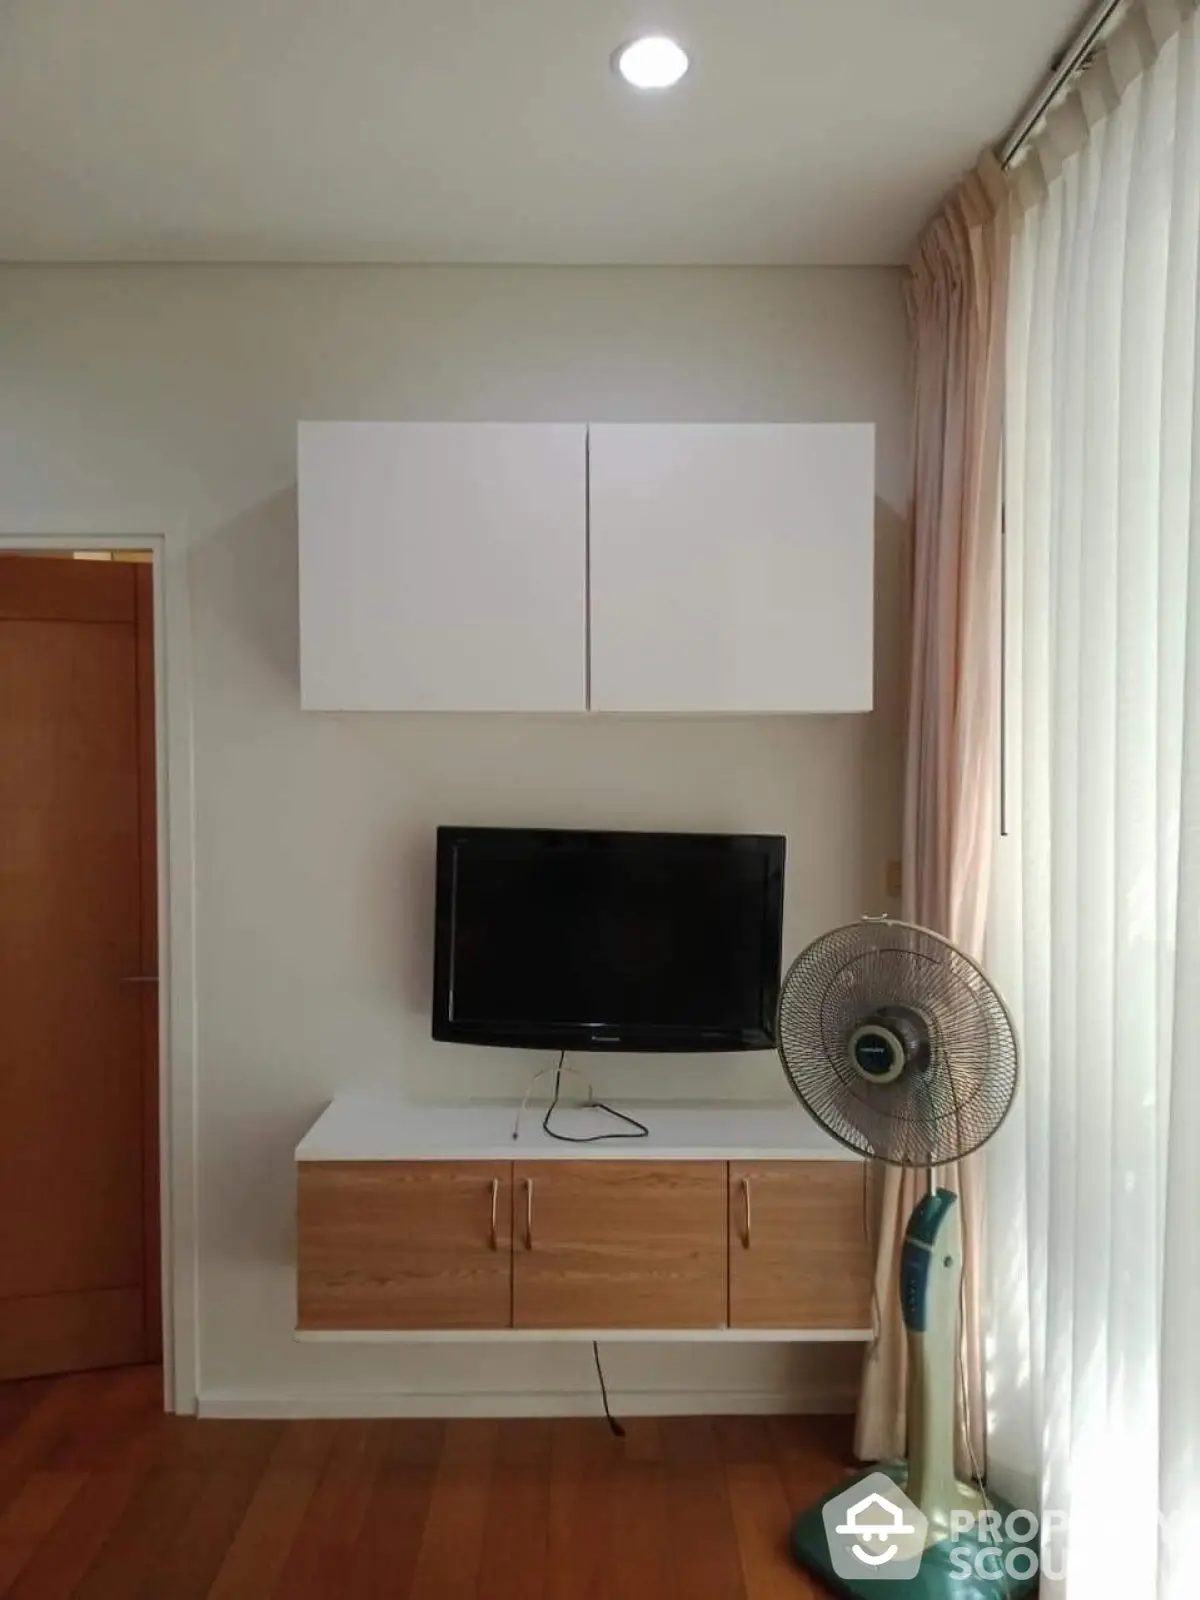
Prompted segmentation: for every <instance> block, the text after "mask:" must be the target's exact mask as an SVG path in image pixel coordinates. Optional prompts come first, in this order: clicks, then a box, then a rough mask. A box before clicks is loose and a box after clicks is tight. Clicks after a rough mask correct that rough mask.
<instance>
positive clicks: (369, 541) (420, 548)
mask: <svg viewBox="0 0 1200 1600" xmlns="http://www.w3.org/2000/svg"><path fill="white" fill-rule="evenodd" d="M298 448H299V497H300V500H299V511H300V698H301V703H302V704H303V705H304V706H305V707H306V708H307V709H309V710H314V711H583V710H584V709H585V705H586V681H587V664H586V656H587V616H586V613H587V444H586V429H585V428H584V426H583V424H582V423H571V424H562V423H517V424H508V423H437V422H414V423H407V422H305V423H301V425H300V432H299V447H298Z"/></svg>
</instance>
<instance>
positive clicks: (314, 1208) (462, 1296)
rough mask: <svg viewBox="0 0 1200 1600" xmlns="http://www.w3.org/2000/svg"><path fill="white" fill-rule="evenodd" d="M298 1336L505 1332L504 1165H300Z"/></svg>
mask: <svg viewBox="0 0 1200 1600" xmlns="http://www.w3.org/2000/svg"><path fill="white" fill-rule="evenodd" d="M297 1233H298V1238H297V1251H298V1261H299V1317H298V1323H299V1327H300V1328H301V1329H302V1330H308V1331H312V1330H316V1329H322V1328H324V1329H333V1328H343V1329H354V1328H507V1327H509V1326H511V1323H512V1167H511V1166H510V1164H509V1163H508V1162H507V1161H494V1162H489V1161H310V1162H302V1163H301V1164H300V1168H299V1205H298V1216H297Z"/></svg>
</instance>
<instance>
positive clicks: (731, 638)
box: [588, 423, 875, 712]
mask: <svg viewBox="0 0 1200 1600" xmlns="http://www.w3.org/2000/svg"><path fill="white" fill-rule="evenodd" d="M874 455H875V441H874V430H873V428H872V427H871V426H870V425H869V424H859V423H853V424H818V425H807V424H805V425H801V424H776V423H770V424H753V425H749V426H746V425H729V424H711V423H704V424H699V425H697V424H667V425H662V424H651V425H644V424H624V423H620V424H612V425H609V424H605V425H602V426H595V427H593V428H592V429H591V430H590V437H589V479H588V481H589V486H590V501H589V504H590V536H589V549H590V567H589V593H590V596H591V669H592V671H591V704H592V708H593V709H594V710H596V711H667V712H670V711H682V712H695V711H723V712H738V711H777V712H787V711H869V710H870V708H871V697H872V666H871V658H872V649H873V640H874V623H873V615H874V579H873V571H874V549H875V533H874V526H875V481H874Z"/></svg>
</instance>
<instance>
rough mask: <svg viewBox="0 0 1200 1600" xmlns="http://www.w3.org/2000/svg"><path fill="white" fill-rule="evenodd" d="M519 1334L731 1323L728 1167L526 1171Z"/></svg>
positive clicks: (519, 1238) (621, 1165)
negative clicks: (728, 1309)
mask: <svg viewBox="0 0 1200 1600" xmlns="http://www.w3.org/2000/svg"><path fill="white" fill-rule="evenodd" d="M514 1176H515V1192H514V1196H513V1206H514V1211H513V1231H514V1234H515V1240H514V1249H513V1324H514V1326H515V1327H518V1328H716V1327H722V1326H724V1323H725V1317H726V1307H727V1278H726V1262H727V1254H728V1233H727V1227H726V1216H725V1192H726V1168H725V1164H724V1162H720V1161H664V1162H661V1163H658V1164H655V1165H651V1164H650V1163H643V1162H638V1161H593V1160H577V1161H537V1162H532V1161H531V1162H528V1163H525V1164H522V1163H521V1162H518V1163H517V1164H516V1166H515V1169H514Z"/></svg>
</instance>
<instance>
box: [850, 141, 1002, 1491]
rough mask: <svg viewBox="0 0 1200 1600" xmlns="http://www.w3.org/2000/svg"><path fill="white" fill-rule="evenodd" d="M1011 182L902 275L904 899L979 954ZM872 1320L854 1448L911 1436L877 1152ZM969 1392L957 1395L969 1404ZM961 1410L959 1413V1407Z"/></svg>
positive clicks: (918, 1183) (971, 1230) (914, 1193)
mask: <svg viewBox="0 0 1200 1600" xmlns="http://www.w3.org/2000/svg"><path fill="white" fill-rule="evenodd" d="M1008 217H1009V208H1008V199H1007V184H1006V181H1005V179H1004V175H1003V174H1002V173H1001V171H1000V168H999V166H998V164H997V163H996V162H995V161H994V160H993V159H992V158H991V157H987V158H985V161H984V162H983V163H982V164H981V165H980V167H979V168H978V170H977V171H975V172H973V173H972V174H970V176H969V177H967V178H966V179H965V180H964V181H963V182H962V183H961V184H960V186H959V187H958V189H957V190H956V191H955V193H954V194H953V195H952V196H951V198H950V200H949V201H948V202H947V204H946V206H945V208H944V209H943V210H942V211H941V213H940V214H939V215H938V216H937V217H935V218H934V220H933V221H932V222H931V223H930V224H929V226H928V227H927V228H926V230H925V232H924V234H923V236H922V238H921V240H920V242H919V244H918V247H917V251H916V254H915V256H914V258H913V261H912V265H911V269H910V272H909V277H908V285H907V290H908V311H909V321H910V327H911V334H912V341H913V348H914V353H915V407H914V471H913V610H912V619H913V644H912V670H911V679H910V698H909V715H908V752H907V773H906V785H905V803H904V895H903V902H902V903H903V913H904V916H905V917H906V918H907V919H908V920H909V921H912V922H918V923H921V924H923V925H924V926H926V927H929V928H933V929H935V930H936V931H937V932H938V933H942V934H944V935H946V936H947V937H948V938H950V939H952V940H954V941H955V943H956V944H959V945H961V946H962V947H963V949H965V950H966V951H967V952H968V953H969V954H970V955H972V956H975V957H976V958H978V957H979V956H980V955H981V954H982V951H983V936H984V917H985V912H986V891H987V885H988V880H989V876H990V865H991V849H992V840H993V837H994V835H995V831H996V827H997V820H998V819H997V815H996V812H997V794H998V786H999V783H998V780H999V697H1000V648H999V631H1000V626H999V618H1000V604H999V601H1000V596H999V585H1000V543H1001V531H1000V527H1001V525H1000V464H1001V463H1000V456H1001V450H1000V446H1001V436H1002V422H1003V352H1004V312H1005V298H1006V296H1005V290H1006V279H1007V268H1008V256H1009V238H1008ZM978 1161H979V1158H977V1157H976V1158H972V1159H971V1160H968V1161H966V1162H961V1163H958V1164H957V1165H955V1166H953V1167H948V1168H945V1169H943V1170H942V1172H941V1173H940V1174H939V1176H940V1181H941V1182H942V1183H943V1184H945V1185H946V1187H948V1188H952V1189H954V1190H955V1191H956V1193H958V1194H959V1195H960V1196H961V1197H962V1205H963V1224H964V1260H965V1330H964V1358H965V1360H964V1371H965V1374H966V1377H967V1385H968V1396H967V1402H968V1406H967V1409H968V1414H969V1416H970V1423H971V1427H970V1440H971V1447H970V1448H967V1433H966V1430H965V1429H964V1430H963V1435H962V1440H961V1443H962V1446H963V1448H962V1449H961V1451H960V1471H966V1470H967V1469H968V1468H969V1467H970V1465H971V1463H972V1458H973V1459H974V1461H976V1462H977V1463H978V1465H979V1466H980V1468H982V1466H983V1443H984V1442H983V1406H982V1398H981V1387H982V1351H981V1348H980V1336H979V1302H978V1294H979V1277H980V1272H979V1238H980V1214H979V1206H980V1197H981V1193H982V1183H981V1175H980V1172H979V1168H978ZM873 1177H874V1193H875V1198H876V1205H877V1207H878V1209H877V1212H876V1215H877V1218H878V1231H877V1242H878V1257H877V1266H876V1277H875V1288H876V1304H877V1312H876V1315H877V1318H878V1323H879V1327H878V1337H877V1339H876V1341H875V1344H874V1346H873V1348H872V1350H871V1352H870V1353H869V1355H868V1358H867V1361H866V1365H865V1368H864V1376H863V1386H862V1392H861V1395H860V1399H859V1411H858V1431H857V1438H856V1448H857V1451H858V1454H859V1455H860V1456H861V1457H862V1458H863V1459H865V1460H880V1459H884V1458H887V1457H890V1456H898V1455H902V1454H903V1453H904V1448H905V1439H906V1415H905V1412H906V1405H905V1390H906V1380H907V1373H906V1350H905V1336H904V1325H903V1322H902V1320H901V1315H900V1299H899V1266H900V1260H899V1258H900V1247H901V1243H902V1241H903V1235H904V1229H905V1225H906V1223H907V1221H908V1217H909V1214H910V1212H911V1211H912V1208H913V1206H914V1205H915V1204H916V1202H917V1199H918V1198H919V1196H920V1194H921V1193H922V1192H923V1189H924V1185H925V1181H926V1177H925V1173H924V1172H916V1171H901V1170H900V1169H898V1168H895V1167H887V1168H882V1167H881V1168H879V1169H877V1170H876V1172H875V1173H874V1175H873ZM960 1410H961V1404H960ZM961 1420H962V1419H961V1417H960V1422H961Z"/></svg>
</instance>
